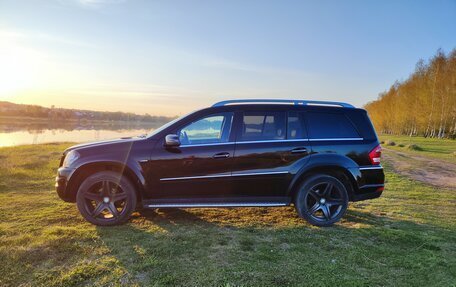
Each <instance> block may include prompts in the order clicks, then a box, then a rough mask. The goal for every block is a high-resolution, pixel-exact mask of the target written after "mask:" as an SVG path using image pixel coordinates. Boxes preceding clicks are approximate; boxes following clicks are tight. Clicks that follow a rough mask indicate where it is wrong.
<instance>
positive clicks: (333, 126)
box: [307, 112, 360, 139]
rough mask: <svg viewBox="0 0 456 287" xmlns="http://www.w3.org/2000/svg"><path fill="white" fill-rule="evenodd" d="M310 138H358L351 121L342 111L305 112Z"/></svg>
mask: <svg viewBox="0 0 456 287" xmlns="http://www.w3.org/2000/svg"><path fill="white" fill-rule="evenodd" d="M307 124H308V133H309V137H310V138H311V139H332V138H359V137H360V136H359V133H358V131H357V130H356V128H355V127H354V126H353V124H352V122H351V121H350V120H349V119H348V118H347V117H346V116H345V115H344V114H342V113H318V112H309V113H307Z"/></svg>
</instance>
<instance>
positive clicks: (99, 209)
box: [76, 171, 136, 226]
mask: <svg viewBox="0 0 456 287" xmlns="http://www.w3.org/2000/svg"><path fill="white" fill-rule="evenodd" d="M76 202H77V206H78V209H79V212H80V213H81V215H82V216H83V217H84V218H85V219H86V220H87V221H89V222H91V223H93V224H95V225H102V226H108V225H116V224H121V223H123V222H125V221H127V220H128V218H129V217H130V215H131V213H132V212H133V211H134V210H135V207H136V192H135V190H134V187H133V185H132V184H131V183H130V182H129V180H128V179H127V178H125V177H124V176H122V175H120V174H117V173H115V172H111V171H103V172H99V173H96V174H94V175H92V176H89V177H88V178H87V179H86V180H84V182H83V183H82V184H81V186H80V188H79V191H78V194H77V196H76Z"/></svg>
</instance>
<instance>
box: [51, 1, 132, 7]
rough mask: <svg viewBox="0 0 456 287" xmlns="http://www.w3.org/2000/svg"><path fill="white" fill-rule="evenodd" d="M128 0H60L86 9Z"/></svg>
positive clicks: (64, 3)
mask: <svg viewBox="0 0 456 287" xmlns="http://www.w3.org/2000/svg"><path fill="white" fill-rule="evenodd" d="M126 1H127V0H58V2H60V3H61V4H63V5H76V6H79V7H81V8H86V9H100V8H103V7H106V6H109V5H115V4H121V3H124V2H126Z"/></svg>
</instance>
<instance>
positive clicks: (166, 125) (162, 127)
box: [147, 112, 193, 137]
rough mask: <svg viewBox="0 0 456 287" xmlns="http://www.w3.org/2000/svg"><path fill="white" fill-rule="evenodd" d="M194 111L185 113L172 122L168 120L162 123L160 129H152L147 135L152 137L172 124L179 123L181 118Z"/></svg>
mask: <svg viewBox="0 0 456 287" xmlns="http://www.w3.org/2000/svg"><path fill="white" fill-rule="evenodd" d="M192 113H193V112H191V113H188V114H185V115H183V116H180V117H178V118H175V119H174V120H172V121H170V122H168V123H166V124H164V125H162V126H161V127H159V128H158V129H156V130H153V131H151V132H150V133H149V134H148V135H147V137H152V136H154V135H156V134H158V133H159V132H161V131H163V130H164V129H166V128H168V127H170V126H171V125H173V124H175V123H177V122H178V121H180V120H181V119H183V118H185V117H186V116H188V115H190V114H192Z"/></svg>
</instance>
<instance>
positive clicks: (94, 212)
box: [92, 202, 106, 217]
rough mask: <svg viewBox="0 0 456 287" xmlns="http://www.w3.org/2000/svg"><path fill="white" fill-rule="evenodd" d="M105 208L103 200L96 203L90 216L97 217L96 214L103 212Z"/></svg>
mask: <svg viewBox="0 0 456 287" xmlns="http://www.w3.org/2000/svg"><path fill="white" fill-rule="evenodd" d="M105 209H106V204H105V203H103V202H100V203H99V204H98V205H97V207H96V208H95V209H94V210H93V212H92V216H93V217H97V216H98V215H100V214H101V213H102V212H103V210H105Z"/></svg>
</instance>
